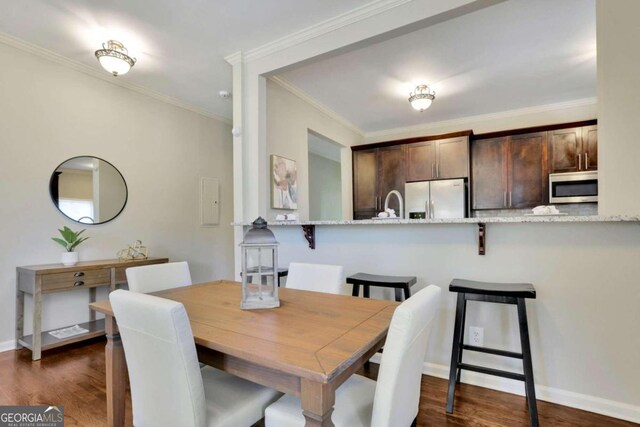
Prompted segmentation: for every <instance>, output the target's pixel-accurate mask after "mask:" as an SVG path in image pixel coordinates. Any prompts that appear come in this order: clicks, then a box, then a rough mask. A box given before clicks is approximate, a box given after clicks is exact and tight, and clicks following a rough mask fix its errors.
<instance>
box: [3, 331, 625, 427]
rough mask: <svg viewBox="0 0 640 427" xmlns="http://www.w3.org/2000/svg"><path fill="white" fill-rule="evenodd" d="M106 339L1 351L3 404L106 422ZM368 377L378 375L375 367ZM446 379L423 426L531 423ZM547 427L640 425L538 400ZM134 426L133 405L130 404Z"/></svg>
mask: <svg viewBox="0 0 640 427" xmlns="http://www.w3.org/2000/svg"><path fill="white" fill-rule="evenodd" d="M104 344H105V341H104V339H96V340H94V341H90V342H86V343H82V344H76V345H74V346H69V347H65V348H62V349H56V350H51V351H47V352H45V353H44V354H43V358H42V360H40V361H37V362H32V361H31V353H30V352H29V351H28V350H20V351H8V352H4V353H0V405H29V404H32V405H48V404H51V405H64V407H65V425H66V426H100V425H105V424H106V397H105V365H104ZM367 375H368V376H370V377H372V378H375V377H376V375H377V365H375V364H373V363H372V364H371V369H370V371H369V372H368V373H367ZM446 393H447V382H446V381H445V380H443V379H439V378H434V377H428V376H423V379H422V398H421V402H420V414H419V416H418V425H419V426H458V425H464V426H510V427H514V426H527V425H528V415H527V405H526V402H525V399H524V397H520V396H515V395H512V394H508V393H502V392H499V391H494V390H489V389H485V388H482V387H476V386H471V385H467V384H461V385H460V386H459V388H458V390H457V392H456V403H455V411H454V414H452V415H447V414H446V412H445V410H444V406H445V400H446ZM538 411H539V414H540V425H543V426H594V427H595V426H598V427H601V426H637V424H633V423H629V422H625V421H620V420H616V419H613V418H608V417H604V416H601V415H597V414H593V413H590V412H585V411H580V410H578V409H572V408H568V407H565V406H559V405H554V404H551V403H547V402H542V401H538ZM127 420H128V425H131V405H130V400H128V403H127Z"/></svg>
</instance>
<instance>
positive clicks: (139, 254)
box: [116, 240, 149, 261]
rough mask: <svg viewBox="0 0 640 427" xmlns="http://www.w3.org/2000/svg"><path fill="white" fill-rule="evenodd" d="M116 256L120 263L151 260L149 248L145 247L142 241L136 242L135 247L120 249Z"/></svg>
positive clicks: (129, 246) (128, 246)
mask: <svg viewBox="0 0 640 427" xmlns="http://www.w3.org/2000/svg"><path fill="white" fill-rule="evenodd" d="M116 256H117V257H118V259H119V260H120V261H127V260H134V259H147V258H149V248H147V247H146V246H143V245H142V241H141V240H136V243H135V244H134V245H133V246H131V245H127V247H126V248H124V249H120V250H119V251H118V252H117V253H116Z"/></svg>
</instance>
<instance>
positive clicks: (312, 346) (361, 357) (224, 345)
mask: <svg viewBox="0 0 640 427" xmlns="http://www.w3.org/2000/svg"><path fill="white" fill-rule="evenodd" d="M241 293H242V287H241V285H240V283H237V282H233V281H226V280H220V281H215V282H207V283H201V284H196V285H191V286H185V287H179V288H172V289H168V290H165V291H161V292H155V293H153V295H156V296H159V297H162V298H167V299H170V300H174V301H178V302H180V303H182V304H183V305H184V307H185V309H186V311H187V314H188V316H189V321H190V324H191V330H192V332H193V337H194V341H195V344H196V349H197V353H198V359H199V360H200V362H201V363H205V364H207V365H210V366H213V367H215V368H218V369H222V370H224V371H226V372H229V373H231V374H232V375H236V376H238V377H241V378H244V379H247V380H249V381H253V382H255V383H258V384H262V385H264V386H267V387H271V388H274V389H276V390H279V391H281V392H283V393H288V394H292V395H295V396H297V397H299V398H300V401H301V408H300V411H301V412H302V414H303V415H304V417H305V420H306V424H305V425H306V426H322V427H325V426H333V422H332V421H331V413H332V411H333V407H334V403H335V394H336V389H337V388H338V387H339V386H340V385H341V384H342V383H344V382H345V381H346V380H347V379H348V378H349V377H350V376H351V375H353V374H354V373H355V372H356V371H357V370H358V369H359V368H360V367H361V366H362V365H363V364H364V363H365V362H366V361H368V360H369V359H370V358H371V357H372V356H373V355H374V354H375V353H376V352H377V351H378V350H379V349H380V348H381V347H382V346H383V345H384V341H385V339H386V336H387V332H388V329H389V324H390V322H391V318H392V316H393V312H394V311H395V309H396V307H397V306H398V304H399V303H397V302H395V301H390V300H375V299H368V298H359V297H353V296H348V295H335V294H328V293H322V292H312V291H304V290H297V289H287V288H280V289H279V299H280V307H278V308H271V309H260V310H242V309H240V300H241ZM89 306H90V308H91V309H92V310H95V311H96V312H98V313H102V314H104V316H105V327H106V334H107V344H106V348H105V355H106V376H107V378H106V387H107V422H108V425H109V426H123V425H124V424H125V399H126V387H127V366H126V360H125V351H126V349H124V348H123V345H122V341H121V339H120V335H119V331H118V324H117V319H116V318H115V317H114V314H113V310H112V309H111V305H110V303H109V301H108V300H102V301H98V302H94V303H91V304H90V305H89Z"/></svg>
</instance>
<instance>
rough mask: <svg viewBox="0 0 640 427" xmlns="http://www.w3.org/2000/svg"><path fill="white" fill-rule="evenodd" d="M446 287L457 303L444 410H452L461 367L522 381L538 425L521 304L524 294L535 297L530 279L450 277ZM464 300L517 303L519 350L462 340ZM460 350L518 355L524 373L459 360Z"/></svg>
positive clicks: (525, 319)
mask: <svg viewBox="0 0 640 427" xmlns="http://www.w3.org/2000/svg"><path fill="white" fill-rule="evenodd" d="M449 291H450V292H457V293H458V303H457V306H456V322H455V327H454V329H453V350H452V352H451V370H450V371H449V392H448V394H447V412H448V413H452V412H453V401H454V397H455V392H456V383H459V382H460V374H461V372H462V370H463V369H465V370H467V371H474V372H479V373H482V374H488V375H495V376H498V377H504V378H510V379H513V380H519V381H524V384H525V391H526V394H527V405H528V406H529V421H530V423H531V425H532V426H538V408H537V406H536V390H535V386H534V382H533V367H532V364H531V347H530V345H529V325H528V322H527V309H526V306H525V298H535V297H536V290H535V288H534V287H533V285H532V284H530V283H484V282H474V281H471V280H460V279H453V281H452V282H451V284H450V285H449ZM467 301H481V302H493V303H498V304H514V305H516V306H517V307H518V324H519V327H520V345H521V347H522V353H514V352H511V351H505V350H497V349H493V348H487V347H477V346H473V345H468V344H465V343H464V322H465V316H466V311H467ZM463 350H471V351H478V352H481V353H489V354H494V355H498V356H505V357H513V358H516V359H522V365H523V368H524V375H522V374H518V373H515V372H509V371H503V370H499V369H491V368H485V367H484V366H478V365H470V364H468V363H463V362H462V351H463Z"/></svg>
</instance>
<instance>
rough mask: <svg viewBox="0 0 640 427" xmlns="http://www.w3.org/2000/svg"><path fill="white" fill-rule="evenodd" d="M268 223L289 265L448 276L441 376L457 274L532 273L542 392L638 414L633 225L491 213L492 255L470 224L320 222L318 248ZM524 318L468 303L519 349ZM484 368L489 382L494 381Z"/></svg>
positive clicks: (440, 335) (501, 342)
mask: <svg viewBox="0 0 640 427" xmlns="http://www.w3.org/2000/svg"><path fill="white" fill-rule="evenodd" d="M271 229H272V230H274V233H275V235H276V238H277V239H278V242H280V247H279V254H278V255H279V259H280V263H281V265H287V264H288V263H289V262H312V263H325V264H338V265H343V266H344V267H345V273H346V274H347V275H351V274H354V273H357V272H367V273H374V274H390V275H401V276H408V275H414V276H417V278H418V285H416V287H415V288H414V291H415V290H417V289H420V288H422V287H424V286H425V285H427V284H435V285H438V286H440V287H441V288H442V291H443V292H442V296H443V300H442V302H441V305H440V311H439V313H438V316H437V322H436V324H435V326H434V331H433V334H432V336H431V341H430V343H429V350H428V354H427V358H426V362H427V363H429V364H433V365H429V367H428V372H429V373H432V374H436V375H438V374H442V373H444V375H446V374H447V372H448V367H449V362H450V357H451V344H452V336H453V323H454V314H455V312H454V310H455V294H452V293H450V292H448V285H449V283H450V282H451V280H452V279H453V278H465V279H473V280H484V281H502V282H530V283H533V284H534V286H535V288H536V291H537V299H536V300H529V301H528V302H527V313H528V316H529V325H530V335H531V345H532V354H533V365H534V374H535V380H536V384H538V385H539V386H542V387H538V388H537V391H538V397H539V398H541V399H544V400H548V399H550V398H552V399H553V400H554V401H556V402H557V401H561V402H562V403H565V404H570V405H574V406H577V405H585V406H586V409H588V410H592V411H599V412H606V411H609V412H608V413H609V415H613V416H616V417H627V418H629V417H634V418H633V419H634V420H635V421H636V422H640V387H638V384H640V370H639V369H638V366H637V365H638V351H639V349H640V334H638V333H636V332H635V330H634V328H635V327H637V325H640V309H639V307H640V287H639V286H638V277H640V262H638V260H639V259H640V244H639V243H638V242H640V227H638V225H637V224H633V223H631V224H594V223H591V224H584V223H583V224H488V227H487V254H486V255H485V256H479V255H478V246H477V234H478V227H477V226H475V225H474V224H464V225H375V226H365V225H354V226H316V242H317V243H316V249H315V250H311V249H309V247H308V244H307V242H306V240H304V238H303V236H302V232H301V231H300V227H295V226H279V227H278V226H275V227H271ZM372 296H373V297H382V296H383V295H382V294H381V293H380V292H375V294H374V291H372ZM386 297H387V298H392V296H391V294H390V293H387V294H386ZM517 324H518V323H517V317H516V311H515V308H514V306H502V305H498V304H480V303H475V302H470V303H469V304H468V316H467V329H468V326H481V327H484V328H485V329H484V338H485V345H486V346H488V347H494V348H504V349H511V350H515V351H518V350H519V349H520V344H519V338H518V329H517ZM465 333H468V330H467V331H466V332H465ZM467 341H468V340H467ZM483 356H484V357H483ZM467 360H468V361H470V363H473V362H478V361H480V362H481V363H483V364H486V365H488V366H493V367H498V368H505V369H511V370H513V371H517V372H518V371H519V372H522V369H521V363H518V362H519V361H518V360H515V359H506V361H505V359H504V358H497V357H495V356H489V355H482V354H474V353H473V352H467V353H465V361H467ZM434 365H435V366H434ZM488 378H492V377H488ZM486 379H487V377H486V376H485V377H484V378H483V380H484V381H483V383H482V384H483V385H485V386H486V385H490V384H492V383H491V382H490V380H489V381H486ZM463 381H467V374H466V373H465V374H463ZM519 384H521V383H519ZM518 387H519V389H520V390H522V386H521V385H518ZM563 391H570V392H571V393H577V394H578V395H572V394H571V393H564V392H563ZM562 399H565V400H564V401H562ZM599 399H606V400H610V401H613V402H606V401H601V400H599ZM625 404H626V405H631V406H630V407H625ZM443 410H444V409H443Z"/></svg>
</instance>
